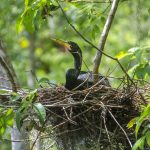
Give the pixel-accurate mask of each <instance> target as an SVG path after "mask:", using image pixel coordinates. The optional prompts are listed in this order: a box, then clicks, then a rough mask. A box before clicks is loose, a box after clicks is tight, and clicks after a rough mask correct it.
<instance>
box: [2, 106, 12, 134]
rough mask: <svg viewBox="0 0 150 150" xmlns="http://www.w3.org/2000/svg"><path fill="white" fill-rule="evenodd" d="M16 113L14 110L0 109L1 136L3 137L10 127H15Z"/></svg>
mask: <svg viewBox="0 0 150 150" xmlns="http://www.w3.org/2000/svg"><path fill="white" fill-rule="evenodd" d="M13 124H14V111H13V109H11V108H9V109H7V110H6V109H4V108H0V136H2V135H3V134H4V133H5V131H6V129H7V128H8V127H13Z"/></svg>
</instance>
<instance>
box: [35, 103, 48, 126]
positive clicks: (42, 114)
mask: <svg viewBox="0 0 150 150" xmlns="http://www.w3.org/2000/svg"><path fill="white" fill-rule="evenodd" d="M33 108H34V110H35V112H36V114H37V116H38V118H39V121H40V123H41V124H43V123H44V121H45V118H46V110H45V108H44V106H43V105H42V104H41V103H35V104H33Z"/></svg>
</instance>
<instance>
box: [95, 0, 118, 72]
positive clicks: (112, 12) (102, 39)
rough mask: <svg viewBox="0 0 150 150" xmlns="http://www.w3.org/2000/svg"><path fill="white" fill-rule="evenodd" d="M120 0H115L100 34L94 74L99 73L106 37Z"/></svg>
mask: <svg viewBox="0 0 150 150" xmlns="http://www.w3.org/2000/svg"><path fill="white" fill-rule="evenodd" d="M119 1H120V0H114V1H113V3H112V7H111V9H110V12H109V14H108V18H107V20H106V23H105V26H104V29H103V32H102V34H101V36H100V41H99V46H98V49H99V51H97V53H96V56H95V59H94V67H93V74H98V69H99V66H100V62H101V58H102V52H103V51H104V46H105V43H106V39H107V37H108V33H109V30H110V27H111V24H112V21H113V19H114V16H115V13H116V10H117V7H118V4H119Z"/></svg>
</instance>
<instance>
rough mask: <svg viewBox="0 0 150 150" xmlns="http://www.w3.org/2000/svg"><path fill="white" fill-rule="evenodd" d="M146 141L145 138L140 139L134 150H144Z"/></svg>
mask: <svg viewBox="0 0 150 150" xmlns="http://www.w3.org/2000/svg"><path fill="white" fill-rule="evenodd" d="M144 141H145V136H143V137H141V138H140V139H138V140H137V141H136V143H135V144H134V145H133V147H132V150H137V149H138V148H140V149H141V150H144Z"/></svg>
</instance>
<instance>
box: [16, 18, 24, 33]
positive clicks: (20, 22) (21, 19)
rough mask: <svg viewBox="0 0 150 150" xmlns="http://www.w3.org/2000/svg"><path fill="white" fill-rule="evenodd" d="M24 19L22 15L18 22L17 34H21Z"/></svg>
mask: <svg viewBox="0 0 150 150" xmlns="http://www.w3.org/2000/svg"><path fill="white" fill-rule="evenodd" d="M22 22H23V18H22V15H20V16H19V17H18V18H17V20H16V31H17V33H20V32H21V26H22Z"/></svg>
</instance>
